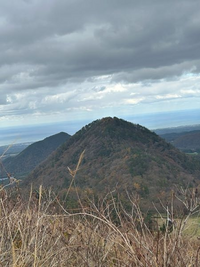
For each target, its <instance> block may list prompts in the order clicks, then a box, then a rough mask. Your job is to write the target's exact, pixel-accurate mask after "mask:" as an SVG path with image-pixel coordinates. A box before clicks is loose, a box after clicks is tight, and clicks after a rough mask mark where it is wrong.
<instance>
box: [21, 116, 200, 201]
mask: <svg viewBox="0 0 200 267" xmlns="http://www.w3.org/2000/svg"><path fill="white" fill-rule="evenodd" d="M84 150H85V155H84V158H83V161H82V163H81V166H80V169H79V171H78V173H77V176H76V178H75V179H76V180H75V182H76V186H77V187H80V188H82V189H83V188H85V189H86V188H89V189H90V190H92V191H94V192H96V193H97V192H98V194H101V193H102V192H104V193H105V192H109V191H111V190H113V189H116V188H117V190H119V191H122V190H128V191H131V192H137V193H138V194H140V195H141V196H142V197H143V198H147V197H148V198H149V197H152V196H155V195H159V194H161V193H163V192H165V191H167V190H169V188H170V187H171V186H172V185H173V184H179V185H188V184H193V183H196V180H195V179H194V177H196V176H197V174H198V173H197V171H196V169H197V166H199V162H194V161H193V159H192V158H191V157H189V156H187V155H185V154H184V153H182V152H180V151H179V150H178V149H176V148H174V147H173V146H172V145H170V144H168V143H167V142H165V141H164V140H163V139H162V138H160V137H159V136H158V135H157V134H155V133H154V132H151V131H150V130H148V129H147V128H145V127H143V126H141V125H138V124H133V123H130V122H127V121H125V120H122V119H118V118H116V117H114V118H111V117H107V118H103V119H101V120H96V121H94V122H92V123H90V124H88V125H86V126H85V127H83V128H82V129H81V130H80V131H78V132H77V133H76V134H75V135H73V136H72V137H71V138H70V139H69V140H68V141H66V142H65V143H64V144H63V145H62V146H61V147H59V148H58V149H57V150H56V151H55V152H54V153H53V154H52V155H51V156H50V157H49V158H48V159H47V160H46V161H45V162H43V163H42V164H41V165H39V166H38V167H37V168H36V169H35V170H34V171H33V173H32V174H31V175H30V176H29V177H28V178H27V180H26V183H34V184H35V185H39V184H41V183H42V184H43V185H44V186H53V187H55V188H57V189H63V188H67V187H68V186H69V184H70V181H71V176H70V174H69V172H68V168H67V167H70V169H72V170H73V169H75V167H76V164H77V162H78V160H79V156H80V154H81V153H82V152H83V151H84Z"/></svg>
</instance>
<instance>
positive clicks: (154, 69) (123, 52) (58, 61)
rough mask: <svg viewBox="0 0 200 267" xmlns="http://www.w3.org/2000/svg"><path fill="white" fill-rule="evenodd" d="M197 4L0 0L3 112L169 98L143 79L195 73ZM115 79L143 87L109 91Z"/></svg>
mask: <svg viewBox="0 0 200 267" xmlns="http://www.w3.org/2000/svg"><path fill="white" fill-rule="evenodd" d="M199 10H200V2H199V1H197V0H194V1H190V2H188V1H186V0H176V1H172V0H169V1H159V0H153V1H149V0H144V1H136V0H124V1H121V0H110V1H104V0H103V1H97V0H86V1H85V0H76V1H74V0H73V1H72V0H52V1H47V0H44V1H39V0H24V1H23V0H19V1H15V2H12V4H11V3H10V2H9V1H3V0H0V32H1V35H0V49H1V54H0V93H1V96H0V106H2V109H1V112H2V116H4V112H5V114H10V113H13V114H18V113H20V114H23V113H24V114H28V113H31V114H34V113H37V112H40V113H41V114H42V113H48V112H55V113H56V112H58V113H59V112H62V111H63V112H64V111H66V110H73V109H78V108H80V110H81V109H82V110H84V109H86V110H92V109H94V107H95V105H96V103H97V102H98V101H100V99H101V100H102V103H101V105H102V106H106V107H108V106H114V105H117V103H118V104H119V103H122V102H123V101H121V100H123V99H129V98H131V97H132V96H131V93H137V94H135V98H137V99H136V100H133V99H132V100H129V103H139V102H142V101H143V102H145V101H146V102H149V101H150V102H151V101H152V102H153V101H163V99H166V98H167V96H168V97H169V99H170V96H172V98H173V97H174V96H175V94H173V92H172V91H170V90H173V89H169V88H163V87H162V89H161V88H160V86H158V85H155V86H154V87H153V88H152V87H151V86H148V84H149V85H152V83H159V82H160V81H163V80H164V81H172V80H179V79H182V76H183V75H186V74H187V73H193V74H199V72H200V54H199V43H200V26H199V25H200V17H199ZM116 83H122V84H126V85H128V84H132V85H133V84H135V83H136V84H137V83H141V84H143V85H144V87H145V88H148V89H145V90H147V92H148V93H147V94H146V95H145V90H144V91H143V96H142V95H141V91H138V92H135V89H134V88H137V86H136V87H134V86H132V87H131V86H130V87H128V89H127V90H126V91H123V92H118V91H117V92H116V91H115V90H117V89H116V88H115V90H113V91H112V90H111V91H109V90H108V88H109V86H113V87H114V86H115V85H116ZM190 85H191V84H190ZM177 86H178V85H177ZM158 88H159V89H158ZM137 90H139V89H137ZM140 90H141V89H140ZM152 90H153V91H152ZM176 90H177V91H180V88H178V89H176ZM195 90H196V92H197V90H199V89H198V86H196V87H195ZM149 91H150V92H151V93H150V94H149ZM70 92H72V93H70ZM188 92H189V91H188ZM159 94H163V95H164V96H165V97H163V98H162V97H161V96H160V98H159V97H157V98H156V97H154V95H159ZM150 95H151V96H150ZM189 95H190V94H189V93H188V94H184V97H189ZM197 95H198V92H197ZM136 96H138V97H136ZM192 96H193V93H192ZM147 97H148V99H147ZM181 97H183V94H181ZM143 98H145V100H144V99H143ZM96 101H97V102H96ZM131 101H132V102H131ZM134 101H135V102H134ZM138 101H139V102H138ZM80 105H81V106H80Z"/></svg>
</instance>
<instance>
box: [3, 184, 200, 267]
mask: <svg viewBox="0 0 200 267" xmlns="http://www.w3.org/2000/svg"><path fill="white" fill-rule="evenodd" d="M13 190H16V189H15V188H13V189H12V190H11V191H13ZM108 199H109V200H108ZM130 201H131V203H132V210H131V211H129V212H127V211H126V210H125V209H124V208H123V206H121V204H120V203H117V202H116V201H115V199H114V198H112V194H110V195H109V198H106V199H104V201H103V202H102V204H101V205H99V206H98V207H97V205H95V204H94V202H92V201H91V203H90V205H89V206H88V209H84V210H82V209H80V212H78V213H70V212H69V211H68V210H67V208H66V207H64V206H62V205H61V204H60V202H59V200H58V198H57V196H55V195H54V194H53V193H52V192H48V193H47V192H46V193H44V191H43V190H42V187H40V189H39V193H38V195H35V194H32V193H31V194H30V198H29V200H28V202H27V203H26V204H25V203H24V202H23V201H22V200H21V198H20V194H16V196H15V200H13V197H10V196H9V192H8V191H4V190H2V191H1V198H0V229H1V234H0V266H13V267H14V266H15V267H19V266H20V267H22V266H24V267H25V266H27V267H28V266H35V267H36V266H38V267H39V266H40V267H41V266H47V267H53V266H59V267H62V266H127V267H129V266H146V267H147V266H148V267H150V266H153V267H154V266H159V267H160V266H177V267H178V266H188V267H189V266H200V259H199V255H198V254H199V249H200V243H199V241H198V239H196V240H194V238H190V237H187V238H186V237H184V235H182V234H181V233H180V229H181V225H179V226H177V227H176V228H175V229H174V230H173V231H172V232H171V233H169V232H168V231H167V230H166V231H165V232H163V233H162V232H161V231H159V229H154V230H151V229H149V228H148V227H147V225H146V224H145V222H144V217H143V214H142V212H141V211H140V208H139V205H138V202H137V200H132V199H131V198H130ZM180 224H181V222H180ZM186 225H187V224H186Z"/></svg>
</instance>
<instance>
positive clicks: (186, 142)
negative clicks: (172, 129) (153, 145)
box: [161, 130, 200, 151]
mask: <svg viewBox="0 0 200 267" xmlns="http://www.w3.org/2000/svg"><path fill="white" fill-rule="evenodd" d="M161 137H162V138H164V139H165V140H166V141H168V142H171V143H172V144H173V145H174V146H175V147H177V148H179V149H181V150H183V151H200V131H197V130H196V131H191V132H183V133H168V134H163V135H161Z"/></svg>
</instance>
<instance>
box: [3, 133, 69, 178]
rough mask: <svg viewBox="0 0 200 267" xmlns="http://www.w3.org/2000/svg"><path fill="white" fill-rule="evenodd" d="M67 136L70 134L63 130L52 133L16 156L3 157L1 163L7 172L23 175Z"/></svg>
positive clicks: (67, 137) (66, 138)
mask: <svg viewBox="0 0 200 267" xmlns="http://www.w3.org/2000/svg"><path fill="white" fill-rule="evenodd" d="M69 138H70V135H69V134H67V133H64V132H60V133H58V134H55V135H52V136H50V137H47V138H45V139H44V140H42V141H38V142H35V143H33V144H31V145H29V146H28V147H27V148H26V149H24V150H23V151H22V152H21V153H19V154H18V155H17V156H15V157H10V158H7V159H5V160H4V162H3V164H4V166H5V168H6V170H7V171H8V172H9V173H11V174H13V175H17V176H18V177H19V176H21V175H25V174H27V173H29V172H30V171H32V170H33V169H34V168H35V167H36V166H37V165H38V164H39V163H41V162H42V161H43V160H45V159H46V158H47V157H48V156H49V155H50V154H51V153H52V152H53V151H54V150H56V149H57V148H58V147H59V146H60V145H61V144H63V143H64V142H65V141H66V140H68V139H69ZM2 176H5V174H2Z"/></svg>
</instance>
